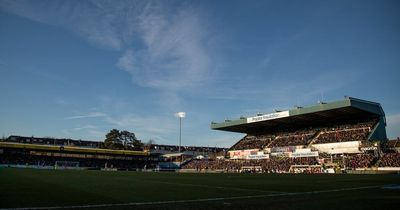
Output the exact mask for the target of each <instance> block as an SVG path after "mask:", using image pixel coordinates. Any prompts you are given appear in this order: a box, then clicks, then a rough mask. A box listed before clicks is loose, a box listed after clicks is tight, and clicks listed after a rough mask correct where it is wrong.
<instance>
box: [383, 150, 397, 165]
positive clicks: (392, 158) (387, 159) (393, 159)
mask: <svg viewBox="0 0 400 210" xmlns="http://www.w3.org/2000/svg"><path fill="white" fill-rule="evenodd" d="M379 167H400V153H386V154H384V155H383V156H382V157H381V158H380V160H379Z"/></svg>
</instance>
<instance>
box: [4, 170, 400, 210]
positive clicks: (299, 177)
mask: <svg viewBox="0 0 400 210" xmlns="http://www.w3.org/2000/svg"><path fill="white" fill-rule="evenodd" d="M399 186H400V175H329V174H320V175H305V174H203V173H202V174H200V173H199V174H195V173H161V172H130V171H126V172H122V171H80V170H37V169H36V170H35V169H11V168H1V169H0V209H8V208H17V209H189V210H196V209H229V210H235V209H389V208H390V209H396V206H397V208H398V207H399V206H400V189H399Z"/></svg>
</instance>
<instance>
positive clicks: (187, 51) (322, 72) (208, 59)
mask: <svg viewBox="0 0 400 210" xmlns="http://www.w3.org/2000/svg"><path fill="white" fill-rule="evenodd" d="M399 10H400V3H399V1H378V0H376V1H366V0H362V1H349V0H345V1H319V0H318V1H309V0H306V1H232V0H229V1H228V0H224V1H222V0H219V1H83V0H81V1H74V0H72V1H60V0H49V1H45V0H40V1H33V0H32V1H19V0H12V1H7V0H0V76H1V77H0V78H1V80H0V81H1V82H0V94H1V103H0V116H1V117H0V135H3V136H8V135H12V134H16V135H28V136H31V135H34V136H53V137H67V138H75V139H87V140H103V139H104V135H105V134H106V133H107V132H108V131H109V130H110V129H112V128H117V129H120V130H129V131H132V132H135V133H136V135H137V136H138V138H140V139H142V140H143V141H147V140H149V139H152V140H155V142H156V143H159V144H177V143H178V137H179V120H178V119H177V118H175V117H174V113H176V112H178V111H185V112H186V113H187V115H186V118H185V119H184V121H183V127H182V141H183V144H184V145H203V146H231V145H232V144H234V143H235V142H236V141H237V140H238V139H239V138H240V137H241V136H242V135H241V134H235V133H228V132H221V131H213V130H210V128H209V126H210V122H211V121H223V120H224V119H229V118H231V119H233V118H239V117H240V116H242V115H244V116H252V115H254V114H256V113H257V112H262V113H269V112H272V110H273V109H274V108H279V109H290V108H292V107H293V106H294V105H300V106H304V105H311V104H315V103H316V102H317V101H318V100H321V99H322V100H325V101H332V100H338V99H342V98H343V96H344V95H348V96H353V97H357V98H361V99H366V100H371V101H376V102H379V103H381V104H382V106H383V108H384V110H385V112H386V117H387V121H388V127H387V132H388V136H389V137H390V138H395V137H397V136H400V109H399V107H400V106H399V104H400V91H399V89H400V82H399V79H400V13H399V12H398V11H399Z"/></svg>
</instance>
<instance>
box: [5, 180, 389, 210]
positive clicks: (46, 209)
mask: <svg viewBox="0 0 400 210" xmlns="http://www.w3.org/2000/svg"><path fill="white" fill-rule="evenodd" d="M385 186H387V185H374V186H365V187H351V188H339V189H331V190H317V191H308V192H293V193H277V194H267V195H248V196H235V197H221V198H202V199H189V200H173V201H154V202H131V203H110V204H92V205H75V206H50V207H29V208H4V209H0V210H49V209H78V208H79V209H82V208H102V207H118V206H142V205H158V204H177V203H194V202H209V201H224V200H241V199H251V198H265V197H280V196H291V195H306V194H321V193H330V192H342V191H352V190H363V189H372V188H380V187H385Z"/></svg>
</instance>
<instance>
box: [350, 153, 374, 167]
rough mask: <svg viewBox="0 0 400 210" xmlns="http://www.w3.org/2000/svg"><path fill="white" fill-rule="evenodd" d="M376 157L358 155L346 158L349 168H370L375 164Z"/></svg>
mask: <svg viewBox="0 0 400 210" xmlns="http://www.w3.org/2000/svg"><path fill="white" fill-rule="evenodd" d="M374 159H375V157H374V155H372V154H357V155H350V156H347V157H346V160H345V164H346V167H347V168H352V169H356V168H368V167H371V165H372V164H373V162H374Z"/></svg>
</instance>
